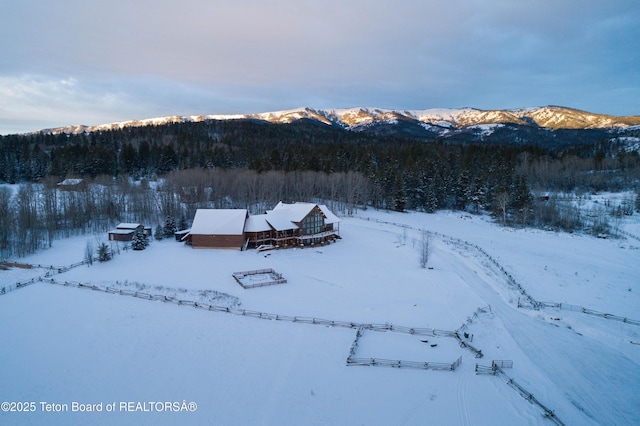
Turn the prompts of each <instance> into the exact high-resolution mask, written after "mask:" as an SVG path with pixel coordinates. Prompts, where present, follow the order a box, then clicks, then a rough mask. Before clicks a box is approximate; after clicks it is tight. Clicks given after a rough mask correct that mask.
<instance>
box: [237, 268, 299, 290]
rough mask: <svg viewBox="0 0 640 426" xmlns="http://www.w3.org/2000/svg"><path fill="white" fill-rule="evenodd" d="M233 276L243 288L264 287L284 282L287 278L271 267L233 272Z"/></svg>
mask: <svg viewBox="0 0 640 426" xmlns="http://www.w3.org/2000/svg"><path fill="white" fill-rule="evenodd" d="M233 278H235V279H236V281H237V282H238V284H240V286H242V288H245V289H248V288H256V287H266V286H269V285H276V284H284V283H286V282H287V280H286V279H284V278H283V277H282V274H279V273H277V272H276V271H274V270H273V269H258V270H255V271H244V272H234V273H233Z"/></svg>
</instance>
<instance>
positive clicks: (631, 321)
mask: <svg viewBox="0 0 640 426" xmlns="http://www.w3.org/2000/svg"><path fill="white" fill-rule="evenodd" d="M538 303H539V305H540V306H541V307H544V308H553V309H561V310H565V311H574V312H582V313H583V314H587V315H593V316H596V317H600V318H605V319H610V320H615V321H621V322H624V323H627V324H633V325H640V320H635V319H631V318H627V317H622V316H619V315H613V314H608V313H605V312H600V311H596V310H593V309H588V308H585V307H583V306H578V305H571V304H569V303H556V302H538Z"/></svg>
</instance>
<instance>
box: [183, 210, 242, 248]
mask: <svg viewBox="0 0 640 426" xmlns="http://www.w3.org/2000/svg"><path fill="white" fill-rule="evenodd" d="M248 217H249V212H248V211H247V209H198V210H196V215H195V217H194V218H193V225H192V226H191V231H190V232H189V234H188V235H187V237H186V238H187V239H188V241H190V242H191V245H192V246H193V247H194V248H237V249H240V248H242V246H243V244H244V240H245V238H244V225H245V222H246V220H247V218H248Z"/></svg>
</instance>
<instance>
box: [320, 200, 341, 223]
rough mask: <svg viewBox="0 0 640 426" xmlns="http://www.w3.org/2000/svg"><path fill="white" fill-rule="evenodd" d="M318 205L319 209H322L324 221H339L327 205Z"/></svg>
mask: <svg viewBox="0 0 640 426" xmlns="http://www.w3.org/2000/svg"><path fill="white" fill-rule="evenodd" d="M318 207H320V210H322V213H323V214H324V223H339V222H340V219H338V216H336V215H335V214H333V212H332V211H331V210H329V208H328V207H327V206H325V205H324V204H318Z"/></svg>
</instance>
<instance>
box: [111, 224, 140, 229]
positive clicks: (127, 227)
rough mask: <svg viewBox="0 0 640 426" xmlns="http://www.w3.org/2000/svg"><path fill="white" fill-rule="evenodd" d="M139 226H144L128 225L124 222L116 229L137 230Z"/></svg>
mask: <svg viewBox="0 0 640 426" xmlns="http://www.w3.org/2000/svg"><path fill="white" fill-rule="evenodd" d="M139 226H142V224H141V223H127V222H123V223H121V224H119V225H118V226H116V229H132V230H133V229H136V228H138V227H139Z"/></svg>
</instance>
